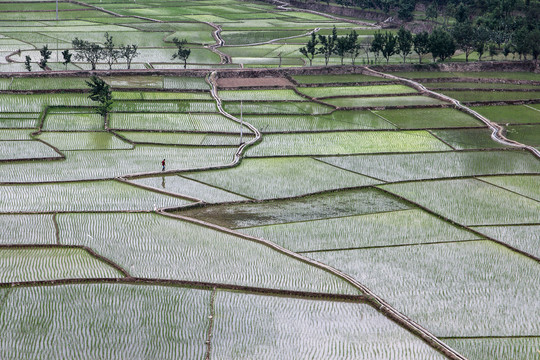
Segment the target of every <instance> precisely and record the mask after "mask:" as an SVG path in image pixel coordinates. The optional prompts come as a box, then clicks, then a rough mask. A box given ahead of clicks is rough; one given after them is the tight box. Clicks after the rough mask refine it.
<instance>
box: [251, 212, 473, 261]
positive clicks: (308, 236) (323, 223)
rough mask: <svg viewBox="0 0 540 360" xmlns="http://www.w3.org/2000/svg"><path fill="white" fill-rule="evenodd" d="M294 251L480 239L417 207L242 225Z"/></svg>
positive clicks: (252, 233)
mask: <svg viewBox="0 0 540 360" xmlns="http://www.w3.org/2000/svg"><path fill="white" fill-rule="evenodd" d="M240 231H241V232H243V233H246V234H248V235H252V236H256V237H260V238H263V239H267V240H270V241H272V242H275V243H278V244H280V245H281V246H283V247H286V248H288V249H290V250H292V251H295V252H299V251H301V252H306V251H321V250H331V249H347V248H369V247H374V246H397V245H405V244H409V245H411V244H422V243H430V242H445V241H463V240H471V239H480V237H479V236H478V235H475V234H473V233H470V232H467V231H465V230H462V229H459V228H457V227H455V226H452V225H450V224H448V223H446V222H444V221H442V220H440V219H438V218H437V217H435V216H433V215H430V214H428V213H426V212H424V211H422V210H419V209H410V210H401V211H391V212H382V213H376V214H367V215H358V216H347V217H339V218H334V219H323V220H312V221H305V222H297V223H289V224H278V225H266V226H259V227H251V228H243V229H241V230H240Z"/></svg>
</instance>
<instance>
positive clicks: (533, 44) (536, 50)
mask: <svg viewBox="0 0 540 360" xmlns="http://www.w3.org/2000/svg"><path fill="white" fill-rule="evenodd" d="M529 52H530V54H531V55H532V57H533V60H534V61H535V62H536V61H538V55H540V30H539V29H538V28H536V29H534V30H533V31H532V32H531V33H530V35H529Z"/></svg>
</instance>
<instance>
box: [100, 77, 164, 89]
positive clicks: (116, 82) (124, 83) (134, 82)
mask: <svg viewBox="0 0 540 360" xmlns="http://www.w3.org/2000/svg"><path fill="white" fill-rule="evenodd" d="M103 80H105V81H106V82H107V84H109V85H110V86H111V87H112V88H127V89H129V88H153V89H154V88H155V89H163V77H162V76H144V75H143V76H109V77H105V78H103Z"/></svg>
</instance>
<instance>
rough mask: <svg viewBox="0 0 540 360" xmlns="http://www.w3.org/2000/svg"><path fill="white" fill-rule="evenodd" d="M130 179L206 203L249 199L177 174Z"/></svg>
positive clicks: (136, 182)
mask: <svg viewBox="0 0 540 360" xmlns="http://www.w3.org/2000/svg"><path fill="white" fill-rule="evenodd" d="M130 181H131V182H133V183H135V184H140V185H145V186H150V187H153V188H156V189H159V190H165V191H168V192H172V193H175V194H178V195H185V196H189V197H191V198H196V199H200V200H202V201H204V202H206V203H220V202H230V201H242V200H247V198H245V197H243V196H240V195H237V194H233V193H230V192H228V191H225V190H222V189H218V188H215V187H213V186H208V185H206V184H203V183H201V182H198V181H194V180H191V179H187V178H185V177H182V176H176V175H173V176H155V177H146V178H140V179H133V180H130Z"/></svg>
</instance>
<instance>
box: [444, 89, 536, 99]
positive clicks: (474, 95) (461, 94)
mask: <svg viewBox="0 0 540 360" xmlns="http://www.w3.org/2000/svg"><path fill="white" fill-rule="evenodd" d="M443 94H444V95H447V96H450V97H451V98H454V99H456V100H459V101H464V102H475V101H505V100H531V99H539V98H540V91H528V92H517V91H512V92H509V91H443Z"/></svg>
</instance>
